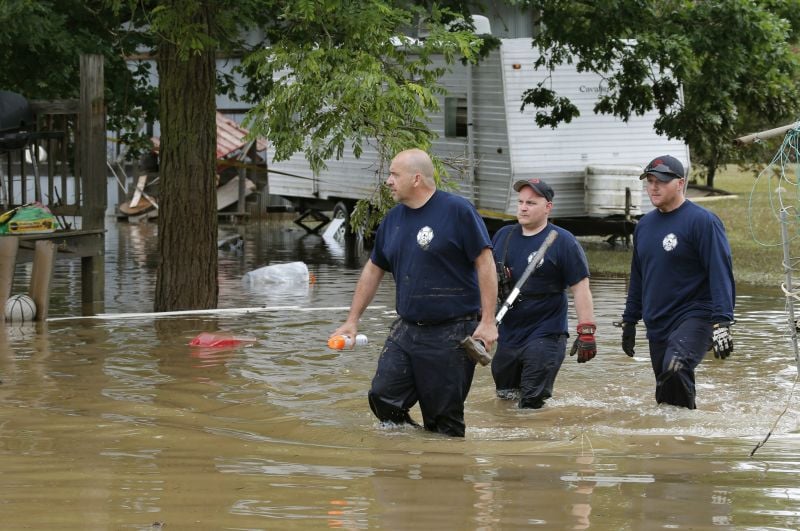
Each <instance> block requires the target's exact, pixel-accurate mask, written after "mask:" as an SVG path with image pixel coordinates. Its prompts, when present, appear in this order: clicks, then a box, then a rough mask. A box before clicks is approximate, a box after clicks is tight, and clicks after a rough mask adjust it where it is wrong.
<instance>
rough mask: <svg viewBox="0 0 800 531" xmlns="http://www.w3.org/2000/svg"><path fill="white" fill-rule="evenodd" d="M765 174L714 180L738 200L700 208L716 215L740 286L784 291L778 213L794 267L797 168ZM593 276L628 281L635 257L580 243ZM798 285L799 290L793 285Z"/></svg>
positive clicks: (798, 228)
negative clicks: (782, 218) (784, 218)
mask: <svg viewBox="0 0 800 531" xmlns="http://www.w3.org/2000/svg"><path fill="white" fill-rule="evenodd" d="M785 172H786V174H785V179H780V175H779V173H780V168H776V169H775V171H774V172H772V173H769V174H768V173H762V174H761V176H760V177H759V178H758V179H756V177H755V176H754V174H753V173H752V172H742V171H739V169H738V168H737V167H734V166H729V167H727V168H723V169H722V170H721V171H720V172H719V173H718V174H717V177H716V181H715V185H716V188H719V189H722V190H725V191H727V192H730V193H732V194H735V197H733V196H732V197H724V198H715V199H714V200H711V201H703V200H702V199H701V200H698V201H697V202H698V204H700V205H701V206H703V207H705V208H707V209H709V210H711V211H712V212H714V213H715V214H717V215H718V216H719V217H720V219H721V220H722V222H723V223H724V224H725V230H726V231H727V233H728V240H729V241H730V245H731V252H732V254H733V274H734V277H735V278H736V282H737V283H745V284H754V285H775V286H777V285H780V284H781V283H782V282H784V280H785V278H786V273H785V271H784V266H783V245H782V238H781V223H780V211H781V209H782V208H786V209H787V212H788V213H789V215H790V216H789V217H790V219H789V223H788V225H787V228H788V234H789V237H790V239H791V244H790V248H789V255H790V257H793V258H790V262H792V264H793V265H794V262H795V261H800V240H798V235H800V223H799V221H798V202H800V196H799V195H798V187H797V186H796V182H797V177H796V173H795V172H796V169H795V168H794V167H790V168H786V169H785ZM580 240H581V243H582V244H583V247H584V249H585V251H586V256H587V258H588V260H589V267H590V269H591V271H592V273H593V274H598V275H604V276H605V275H627V274H628V273H629V270H630V259H631V251H630V250H629V249H625V248H624V247H623V246H621V245H619V244H618V245H617V246H616V247H611V246H610V245H609V244H607V243H606V242H605V241H604V240H603V239H602V238H583V237H582V238H580ZM794 284H800V279H795V280H794Z"/></svg>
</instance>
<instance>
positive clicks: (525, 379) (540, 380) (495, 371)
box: [492, 179, 597, 409]
mask: <svg viewBox="0 0 800 531" xmlns="http://www.w3.org/2000/svg"><path fill="white" fill-rule="evenodd" d="M514 190H516V191H517V192H518V194H519V195H518V197H517V221H518V223H516V224H514V225H507V226H505V227H503V228H501V229H500V230H499V231H497V233H496V234H495V235H494V239H493V240H492V243H493V245H494V259H495V262H496V263H497V264H498V270H499V271H498V276H500V277H504V276H505V277H506V278H507V279H508V281H509V282H508V284H509V285H511V286H513V285H515V284H516V283H517V281H518V280H519V278H520V276H521V275H522V273H523V272H524V271H525V269H526V268H527V267H528V264H529V263H530V261H531V259H532V258H533V255H534V254H536V252H537V251H538V250H539V248H540V247H541V245H542V243H543V242H544V240H545V238H546V237H547V235H548V234H549V233H550V231H551V230H555V231H556V232H557V233H558V237H557V238H556V239H555V240H554V241H553V243H552V245H551V246H550V247H549V248H548V249H547V251H546V252H545V255H544V258H543V260H542V263H541V265H540V266H539V267H538V268H537V269H536V271H535V272H534V273H533V274H532V275H531V276H530V277H529V278H528V280H527V281H525V284H524V285H523V286H522V287H521V288H520V294H519V296H518V297H517V299H516V300H515V301H514V304H513V306H512V307H511V309H510V310H509V311H508V312H507V313H506V314H505V316H504V317H503V321H502V322H501V324H500V326H499V333H500V336H499V339H498V342H497V352H496V353H495V355H494V357H493V358H492V376H493V377H494V382H495V389H496V392H497V396H498V397H500V398H502V399H506V400H512V399H515V400H518V402H517V405H518V406H519V407H520V408H534V409H536V408H540V407H542V406H543V405H544V403H545V400H547V399H548V398H550V397H551V396H552V395H553V384H554V383H555V379H556V375H557V374H558V371H559V369H560V368H561V364H562V363H563V361H564V357H565V350H566V341H567V336H568V333H567V330H568V326H567V309H568V299H567V291H566V290H567V289H569V290H570V292H571V293H572V296H573V299H574V302H575V313H576V314H577V316H578V326H577V332H578V336H577V339H576V341H575V344H574V345H573V349H572V352H571V354H575V353H576V352H577V353H578V362H579V363H584V362H587V361H589V360H590V359H592V358H593V357H594V356H595V354H596V352H597V347H596V344H595V340H594V333H595V328H596V327H595V323H594V309H593V303H592V292H591V290H590V289H589V264H588V263H587V261H586V254H585V253H584V252H583V249H582V248H581V245H580V243H578V241H577V240H576V239H575V236H573V235H572V233H570V232H569V231H567V230H565V229H562V228H561V227H557V226H555V225H553V224H552V223H550V222H549V220H548V217H549V215H550V211H551V210H552V208H553V196H554V191H553V189H552V188H551V187H550V185H548V184H547V183H546V182H545V181H543V180H541V179H529V180H521V181H517V182H515V183H514ZM505 295H506V294H502V295H501V298H503V299H505Z"/></svg>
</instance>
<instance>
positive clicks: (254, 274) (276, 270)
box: [242, 262, 310, 287]
mask: <svg viewBox="0 0 800 531" xmlns="http://www.w3.org/2000/svg"><path fill="white" fill-rule="evenodd" d="M309 278H310V277H309V274H308V266H306V264H305V263H303V262H289V263H288V264H273V265H268V266H264V267H260V268H258V269H254V270H253V271H249V272H247V273H245V274H244V276H243V277H242V282H243V283H244V284H245V285H248V286H251V287H258V286H266V285H283V286H286V285H292V286H301V285H305V286H307V285H308V281H309Z"/></svg>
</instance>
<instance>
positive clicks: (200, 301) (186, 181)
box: [155, 10, 219, 311]
mask: <svg viewBox="0 0 800 531" xmlns="http://www.w3.org/2000/svg"><path fill="white" fill-rule="evenodd" d="M197 17H198V18H200V19H203V18H205V19H206V20H194V21H193V22H195V23H200V24H201V25H202V26H203V27H206V28H208V27H210V26H211V21H210V20H207V19H208V18H210V15H209V14H208V12H204V11H202V10H201V12H200V13H198V14H197ZM158 76H159V106H160V110H159V113H160V115H159V120H160V124H161V147H160V153H159V155H160V176H161V179H160V183H159V190H160V194H159V211H158V250H159V254H160V261H159V264H158V270H157V276H156V290H155V311H170V310H195V309H207V308H216V307H217V297H218V290H219V287H218V284H217V195H216V182H215V164H216V141H217V139H216V136H217V131H216V116H215V112H216V103H215V90H214V89H215V83H216V76H215V52H214V50H204V51H203V52H195V51H191V52H189V55H188V57H181V56H180V55H179V50H178V48H177V47H176V46H175V45H174V44H173V43H172V42H169V39H163V40H162V41H161V43H160V45H159V50H158Z"/></svg>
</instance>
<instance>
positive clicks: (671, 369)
mask: <svg viewBox="0 0 800 531" xmlns="http://www.w3.org/2000/svg"><path fill="white" fill-rule="evenodd" d="M710 346H711V324H710V323H709V322H708V321H705V320H703V319H686V320H685V321H683V322H682V323H680V324H679V325H678V326H677V327H675V329H674V330H672V332H670V334H669V335H668V336H667V339H666V341H650V361H651V363H652V365H653V373H654V374H655V376H656V402H658V403H659V404H671V405H673V406H680V407H685V408H688V409H695V408H696V407H697V406H696V405H695V395H696V392H695V379H694V370H695V368H696V367H697V366H698V365H700V362H701V361H703V357H704V356H705V354H706V351H707V350H708V348H709V347H710Z"/></svg>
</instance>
